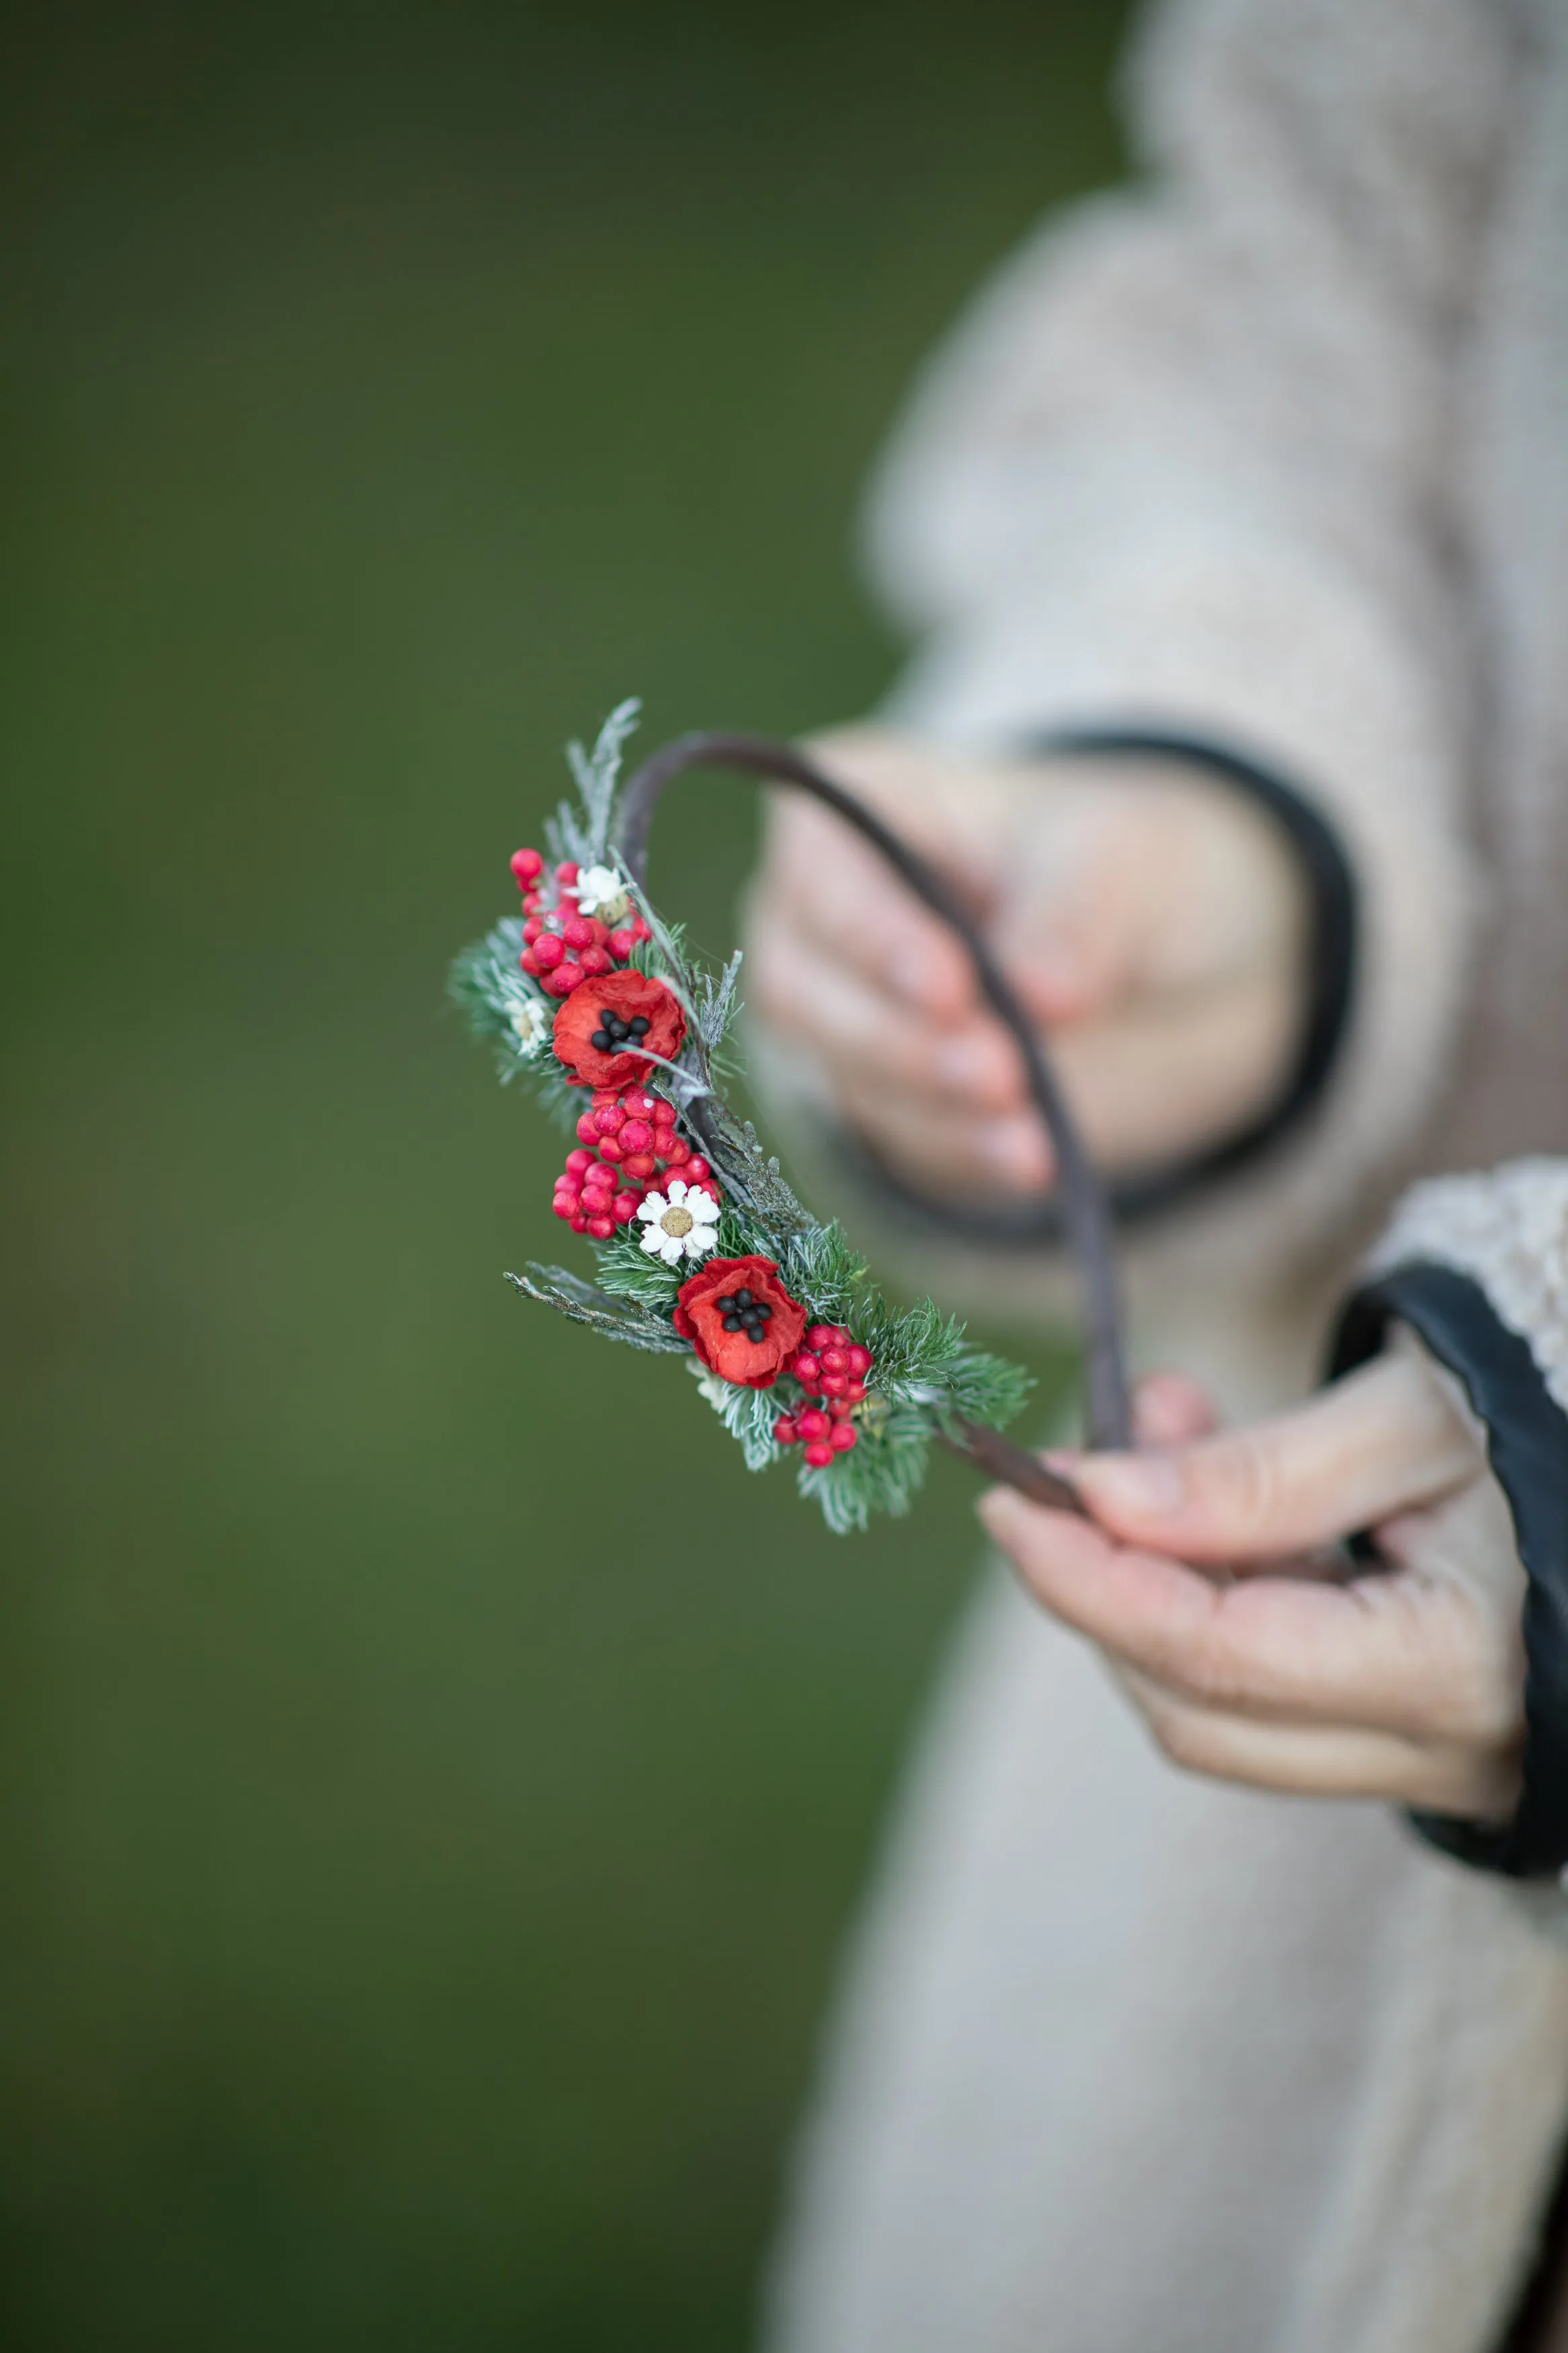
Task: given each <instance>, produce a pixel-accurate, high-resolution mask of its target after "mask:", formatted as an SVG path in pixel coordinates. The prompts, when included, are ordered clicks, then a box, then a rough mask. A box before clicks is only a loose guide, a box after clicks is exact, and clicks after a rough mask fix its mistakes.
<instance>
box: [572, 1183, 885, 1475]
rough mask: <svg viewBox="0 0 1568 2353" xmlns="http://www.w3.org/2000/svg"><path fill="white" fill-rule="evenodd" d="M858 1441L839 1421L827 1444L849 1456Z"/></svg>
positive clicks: (855, 1433) (852, 1429) (848, 1424)
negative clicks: (850, 1450)
mask: <svg viewBox="0 0 1568 2353" xmlns="http://www.w3.org/2000/svg"><path fill="white" fill-rule="evenodd" d="M590 1230H592V1229H590ZM858 1439H859V1433H858V1431H857V1430H856V1429H855V1426H854V1424H853V1423H852V1422H847V1421H837V1422H835V1423H834V1425H833V1435H832V1437H831V1438H830V1439H829V1440H828V1441H827V1443H828V1445H829V1446H830V1447H831V1448H832V1449H833V1451H834V1452H835V1454H847V1453H848V1451H849V1449H850V1448H851V1447H852V1446H854V1445H856V1444H858Z"/></svg>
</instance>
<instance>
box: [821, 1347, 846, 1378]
mask: <svg viewBox="0 0 1568 2353" xmlns="http://www.w3.org/2000/svg"><path fill="white" fill-rule="evenodd" d="M822 1369H823V1371H824V1372H825V1373H847V1371H848V1369H849V1359H848V1357H847V1356H846V1355H845V1353H844V1351H843V1349H842V1348H840V1347H839V1346H838V1345H837V1343H836V1344H835V1345H834V1346H832V1347H831V1348H824V1350H823V1352H822Z"/></svg>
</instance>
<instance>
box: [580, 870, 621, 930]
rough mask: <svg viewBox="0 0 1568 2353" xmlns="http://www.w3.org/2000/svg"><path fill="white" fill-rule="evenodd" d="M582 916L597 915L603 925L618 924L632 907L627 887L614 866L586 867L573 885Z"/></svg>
mask: <svg viewBox="0 0 1568 2353" xmlns="http://www.w3.org/2000/svg"><path fill="white" fill-rule="evenodd" d="M573 888H574V891H575V892H576V897H577V913H579V914H580V915H597V917H598V918H599V921H600V922H601V923H609V924H612V925H614V924H616V923H619V922H620V920H621V918H622V916H623V915H625V914H626V913H627V912H628V910H629V908H630V906H631V901H630V900H629V899H628V898H627V896H626V884H625V883H624V882H623V881H621V878H620V876H619V875H618V874H617V873H616V870H615V868H614V867H613V866H584V869H583V871H582V872H581V873H580V874H579V875H578V877H577V880H576V881H575V883H574V885H573Z"/></svg>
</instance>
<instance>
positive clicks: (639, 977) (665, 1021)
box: [552, 972, 686, 1087]
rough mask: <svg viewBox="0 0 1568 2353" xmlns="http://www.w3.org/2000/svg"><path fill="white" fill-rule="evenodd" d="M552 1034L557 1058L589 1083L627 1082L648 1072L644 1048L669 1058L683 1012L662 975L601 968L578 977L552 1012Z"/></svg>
mask: <svg viewBox="0 0 1568 2353" xmlns="http://www.w3.org/2000/svg"><path fill="white" fill-rule="evenodd" d="M552 1035H553V1037H554V1039H555V1054H556V1059H557V1060H559V1061H562V1062H564V1063H565V1065H566V1067H567V1069H568V1070H569V1071H576V1073H577V1075H578V1077H579V1078H580V1079H582V1080H584V1081H585V1082H587V1084H588V1085H589V1086H594V1087H629V1086H631V1085H632V1084H633V1083H634V1082H635V1081H637V1080H638V1079H646V1078H647V1077H648V1075H649V1068H648V1062H647V1053H654V1054H662V1055H663V1057H664V1059H665V1060H666V1061H667V1062H672V1061H673V1060H675V1057H676V1055H677V1054H679V1051H680V1048H681V1042H682V1040H683V1039H684V1038H685V1036H686V1016H685V1014H684V1013H682V1011H681V1009H680V1005H679V999H678V998H677V997H676V996H675V994H674V991H673V990H671V989H668V988H667V987H665V985H664V983H663V981H662V980H650V979H649V978H648V976H647V973H644V972H607V973H605V975H604V976H602V978H598V979H587V980H582V981H579V983H578V985H577V987H575V988H574V990H573V991H572V994H571V996H570V997H567V998H566V999H565V1001H564V1002H563V1005H562V1008H561V1010H560V1012H559V1013H558V1014H557V1015H556V1017H555V1024H554V1029H553V1032H552ZM643 1048H646V1049H647V1053H645V1052H643V1051H640V1050H639V1049H643Z"/></svg>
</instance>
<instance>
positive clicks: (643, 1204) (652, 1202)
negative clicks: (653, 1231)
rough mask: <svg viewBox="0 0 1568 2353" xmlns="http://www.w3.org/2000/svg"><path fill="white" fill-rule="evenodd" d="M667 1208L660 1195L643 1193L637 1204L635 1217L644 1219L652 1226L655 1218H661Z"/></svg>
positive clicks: (666, 1202) (666, 1203) (664, 1200)
mask: <svg viewBox="0 0 1568 2353" xmlns="http://www.w3.org/2000/svg"><path fill="white" fill-rule="evenodd" d="M668 1207H669V1203H668V1201H667V1200H666V1199H665V1198H664V1195H663V1194H662V1193H645V1194H644V1195H643V1197H642V1199H641V1200H640V1201H639V1202H638V1203H637V1215H638V1217H639V1218H646V1219H647V1222H648V1224H649V1225H652V1223H653V1221H654V1219H656V1218H662V1217H663V1215H664V1213H665V1211H666V1209H668Z"/></svg>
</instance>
